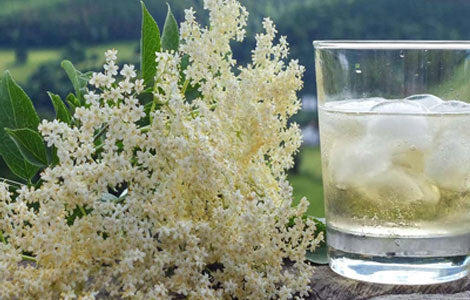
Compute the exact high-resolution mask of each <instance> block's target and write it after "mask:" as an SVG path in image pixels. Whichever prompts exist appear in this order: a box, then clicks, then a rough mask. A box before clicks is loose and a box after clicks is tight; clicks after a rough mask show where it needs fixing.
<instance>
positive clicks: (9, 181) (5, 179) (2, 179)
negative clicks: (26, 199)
mask: <svg viewBox="0 0 470 300" xmlns="http://www.w3.org/2000/svg"><path fill="white" fill-rule="evenodd" d="M0 181H6V182H7V183H8V184H11V185H17V186H18V187H21V186H23V185H26V184H24V183H21V182H18V181H15V180H11V179H7V178H0Z"/></svg>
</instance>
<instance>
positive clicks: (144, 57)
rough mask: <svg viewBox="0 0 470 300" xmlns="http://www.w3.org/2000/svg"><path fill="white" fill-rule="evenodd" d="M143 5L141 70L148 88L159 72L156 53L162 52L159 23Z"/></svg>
mask: <svg viewBox="0 0 470 300" xmlns="http://www.w3.org/2000/svg"><path fill="white" fill-rule="evenodd" d="M140 3H141V5H142V36H141V38H140V68H141V70H142V76H143V78H144V83H145V85H147V86H152V85H153V84H152V83H153V80H154V77H155V73H156V72H157V63H156V62H155V58H156V55H155V52H159V51H160V50H161V44H160V30H159V29H158V25H157V22H155V20H154V19H153V17H152V15H150V13H149V11H148V10H147V8H146V7H145V4H144V2H142V1H141V2H140Z"/></svg>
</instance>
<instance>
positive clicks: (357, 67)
mask: <svg viewBox="0 0 470 300" xmlns="http://www.w3.org/2000/svg"><path fill="white" fill-rule="evenodd" d="M354 68H355V69H356V74H362V70H361V64H359V63H356V64H355V65H354Z"/></svg>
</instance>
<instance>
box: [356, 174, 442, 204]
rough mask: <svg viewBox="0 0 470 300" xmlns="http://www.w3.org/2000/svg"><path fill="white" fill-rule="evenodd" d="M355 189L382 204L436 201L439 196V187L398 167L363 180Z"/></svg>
mask: <svg viewBox="0 0 470 300" xmlns="http://www.w3.org/2000/svg"><path fill="white" fill-rule="evenodd" d="M357 191H358V192H359V193H360V194H362V195H363V196H364V197H366V198H368V199H371V200H373V201H380V202H384V205H391V203H390V202H393V203H395V204H398V205H405V206H406V205H409V204H411V203H416V202H419V201H420V202H426V203H437V202H438V201H439V198H440V193H439V189H437V188H436V187H435V186H433V185H432V184H430V183H428V182H425V181H424V180H423V179H422V178H420V177H415V176H411V175H409V174H408V173H407V172H405V171H403V170H401V169H400V168H391V169H389V170H387V171H385V172H383V173H380V174H377V175H376V176H374V177H370V178H368V179H366V180H363V181H362V182H361V184H360V185H358V186H357Z"/></svg>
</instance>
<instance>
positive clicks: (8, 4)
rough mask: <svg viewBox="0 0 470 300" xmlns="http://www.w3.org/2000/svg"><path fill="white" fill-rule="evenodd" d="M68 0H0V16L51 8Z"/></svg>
mask: <svg viewBox="0 0 470 300" xmlns="http://www.w3.org/2000/svg"><path fill="white" fill-rule="evenodd" d="M66 1H67V0H0V6H1V7H2V9H1V10H0V18H1V17H3V16H8V15H13V14H18V13H22V12H25V11H30V10H36V9H42V8H50V7H53V6H54V5H56V4H58V3H61V2H66Z"/></svg>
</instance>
